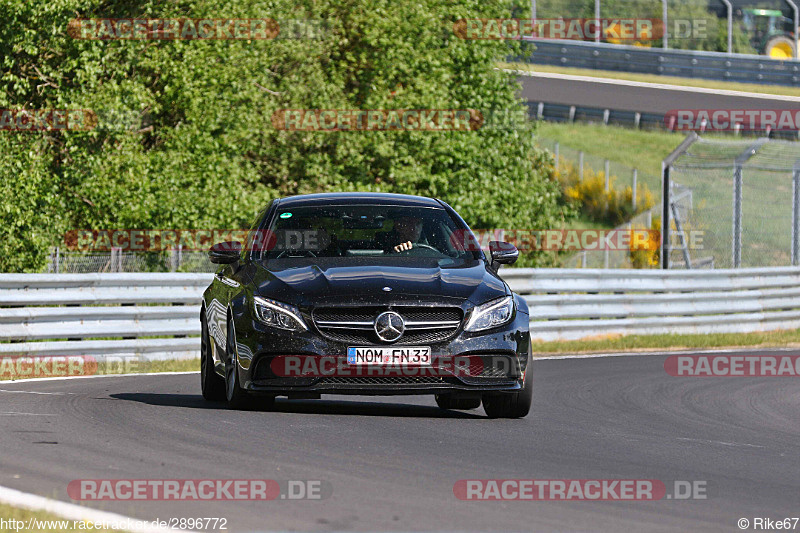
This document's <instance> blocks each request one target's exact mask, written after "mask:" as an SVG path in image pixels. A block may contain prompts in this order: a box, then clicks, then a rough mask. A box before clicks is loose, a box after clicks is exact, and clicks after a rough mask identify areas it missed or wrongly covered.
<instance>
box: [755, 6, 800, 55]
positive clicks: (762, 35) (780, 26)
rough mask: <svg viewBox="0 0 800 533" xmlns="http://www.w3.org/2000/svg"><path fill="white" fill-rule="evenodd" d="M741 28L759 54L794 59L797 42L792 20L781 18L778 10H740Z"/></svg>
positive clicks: (781, 15)
mask: <svg viewBox="0 0 800 533" xmlns="http://www.w3.org/2000/svg"><path fill="white" fill-rule="evenodd" d="M742 26H743V27H744V30H745V31H746V32H747V34H748V35H749V36H750V44H751V45H752V46H753V48H755V49H756V50H757V51H758V53H759V54H762V55H766V56H769V57H772V58H774V59H792V58H794V54H795V48H796V46H797V41H796V40H795V38H794V35H793V33H792V31H793V25H792V19H790V18H789V17H785V16H783V13H782V12H781V11H780V10H779V9H758V8H746V9H742Z"/></svg>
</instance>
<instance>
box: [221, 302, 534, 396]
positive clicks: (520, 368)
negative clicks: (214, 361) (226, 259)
mask: <svg viewBox="0 0 800 533" xmlns="http://www.w3.org/2000/svg"><path fill="white" fill-rule="evenodd" d="M234 321H235V326H236V334H237V335H236V344H237V352H238V361H239V377H240V380H239V382H240V383H241V384H242V387H243V388H244V389H245V390H248V391H250V392H254V393H264V394H268V395H278V396H280V395H302V394H304V393H305V394H312V395H313V394H358V395H412V394H444V393H448V394H450V393H452V394H455V395H465V396H469V395H474V394H475V393H485V392H492V393H503V392H508V393H512V392H517V391H519V390H521V389H522V377H523V375H524V373H525V370H526V369H527V366H528V364H529V357H530V355H529V354H530V336H529V333H528V316H527V315H526V314H523V313H519V312H518V313H516V314H515V316H514V318H513V319H512V321H511V322H509V323H508V324H506V325H504V326H502V327H501V328H496V329H493V330H488V331H485V332H480V333H467V332H464V331H463V330H462V329H459V330H458V332H457V333H456V334H455V336H454V337H453V338H452V339H450V340H448V341H447V342H442V343H436V344H425V345H426V346H430V347H431V355H432V359H433V363H434V366H435V367H436V366H437V362H438V361H440V360H443V359H444V358H469V359H470V360H473V359H474V360H480V361H483V363H482V364H483V367H482V368H483V370H482V371H481V372H470V373H466V374H465V373H463V372H455V373H448V372H446V371H445V372H442V371H439V372H437V373H435V375H420V376H415V375H396V374H391V373H386V372H384V371H382V369H381V368H380V367H376V368H374V369H372V370H373V372H372V373H369V374H368V375H341V374H339V373H335V374H322V375H314V376H307V377H284V375H277V374H275V372H273V371H272V370H273V369H272V365H271V363H272V362H273V361H274V360H275V358H276V357H280V356H302V357H319V358H323V357H328V358H331V357H335V358H344V359H345V360H346V356H347V348H348V344H346V343H342V342H337V341H333V340H331V339H329V338H326V337H325V336H324V335H322V334H321V333H320V332H319V331H317V330H316V328H315V326H314V325H313V324H309V328H310V330H309V331H304V332H299V333H298V332H288V331H282V330H276V329H274V328H270V327H268V326H265V325H263V324H261V323H260V322H258V321H255V320H253V319H252V318H251V316H250V314H249V313H243V314H242V315H241V316H239V317H236V316H234ZM396 344H397V345H398V346H407V345H406V344H404V343H403V342H402V340H401V341H400V342H398V343H396ZM470 368H471V369H472V367H470Z"/></svg>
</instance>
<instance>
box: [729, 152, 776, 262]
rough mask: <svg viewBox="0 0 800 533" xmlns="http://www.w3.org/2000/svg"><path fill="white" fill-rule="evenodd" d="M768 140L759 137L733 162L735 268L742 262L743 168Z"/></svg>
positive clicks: (732, 259)
mask: <svg viewBox="0 0 800 533" xmlns="http://www.w3.org/2000/svg"><path fill="white" fill-rule="evenodd" d="M767 141H769V138H767V137H762V138H760V139H758V140H757V141H756V142H755V143H753V144H752V145H750V146H748V147H747V149H745V150H744V151H743V152H742V153H740V154H739V155H738V156H737V157H736V159H735V160H734V163H733V213H732V215H731V217H732V218H733V221H732V222H733V224H732V226H733V242H732V244H731V248H732V249H731V256H732V257H731V263H732V264H733V265H732V266H733V268H739V267H740V266H741V263H742V169H743V168H744V164H745V163H746V162H747V160H748V159H750V158H751V157H753V156H754V155H755V154H756V152H758V150H759V149H760V148H761V147H762V146H763V145H764V143H766V142H767Z"/></svg>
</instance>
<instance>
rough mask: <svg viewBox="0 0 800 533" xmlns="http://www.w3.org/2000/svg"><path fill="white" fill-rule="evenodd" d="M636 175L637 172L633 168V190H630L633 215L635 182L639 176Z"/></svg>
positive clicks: (634, 210) (634, 209) (634, 208)
mask: <svg viewBox="0 0 800 533" xmlns="http://www.w3.org/2000/svg"><path fill="white" fill-rule="evenodd" d="M638 173H639V170H638V169H636V168H634V169H633V188H632V189H631V191H632V196H631V204H632V207H633V212H634V213H636V182H637V181H638V178H639V176H638V175H637V174H638Z"/></svg>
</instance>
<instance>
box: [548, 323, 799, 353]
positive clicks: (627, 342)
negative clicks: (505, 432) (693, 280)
mask: <svg viewBox="0 0 800 533" xmlns="http://www.w3.org/2000/svg"><path fill="white" fill-rule="evenodd" d="M793 345H798V346H800V329H797V330H781V331H766V332H759V333H712V334H707V335H699V334H695V335H677V334H669V335H629V336H627V337H613V338H608V339H596V340H580V341H561V342H534V344H533V353H534V354H540V355H545V354H548V355H549V354H564V355H568V354H579V353H592V352H596V353H603V352H619V351H628V350H631V351H636V350H661V349H670V350H680V349H692V348H726V347H742V346H747V347H753V348H756V347H758V348H765V347H778V346H793Z"/></svg>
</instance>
